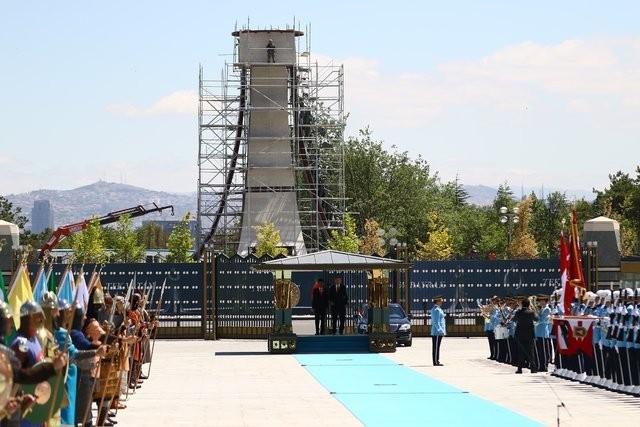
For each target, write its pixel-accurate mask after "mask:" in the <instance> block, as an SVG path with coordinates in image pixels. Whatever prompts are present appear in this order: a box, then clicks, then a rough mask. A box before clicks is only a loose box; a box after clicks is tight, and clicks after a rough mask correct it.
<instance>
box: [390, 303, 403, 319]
mask: <svg viewBox="0 0 640 427" xmlns="http://www.w3.org/2000/svg"><path fill="white" fill-rule="evenodd" d="M404 317H406V316H405V315H404V310H403V309H402V307H400V306H399V305H390V306H389V319H402V318H404Z"/></svg>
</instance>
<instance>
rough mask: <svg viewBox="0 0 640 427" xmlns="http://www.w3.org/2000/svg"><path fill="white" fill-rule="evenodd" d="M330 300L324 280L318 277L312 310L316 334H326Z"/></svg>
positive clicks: (312, 298)
mask: <svg viewBox="0 0 640 427" xmlns="http://www.w3.org/2000/svg"><path fill="white" fill-rule="evenodd" d="M328 305H329V300H328V298H327V292H326V291H325V289H324V280H322V279H318V281H317V282H316V284H315V286H314V287H313V291H312V292H311V310H313V316H314V317H315V323H316V335H324V333H325V329H326V323H327V306H328Z"/></svg>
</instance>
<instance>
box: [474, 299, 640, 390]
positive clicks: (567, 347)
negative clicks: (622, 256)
mask: <svg viewBox="0 0 640 427" xmlns="http://www.w3.org/2000/svg"><path fill="white" fill-rule="evenodd" d="M577 291H578V292H576V295H575V298H573V302H572V303H571V305H570V306H567V307H568V310H566V311H567V312H565V308H564V303H563V301H564V299H563V294H562V290H556V291H554V292H553V294H552V295H550V296H547V295H538V296H536V297H535V298H531V297H529V298H520V299H516V298H499V297H497V296H494V297H493V298H492V299H491V302H490V304H487V305H484V306H481V312H482V314H483V315H484V317H485V334H486V336H487V338H488V342H489V357H488V358H489V359H492V360H496V361H499V362H502V363H511V364H514V365H516V364H517V361H518V354H519V352H521V351H522V350H523V345H522V344H521V342H519V341H518V340H517V339H516V335H517V334H516V329H517V326H518V321H517V320H518V319H517V316H516V314H517V313H518V311H521V310H522V309H523V308H522V302H523V300H526V301H529V302H530V304H528V305H531V306H532V308H533V309H532V310H531V311H532V312H533V313H534V314H535V322H534V325H533V326H534V337H533V342H534V346H533V347H532V350H533V351H532V353H533V354H532V355H531V357H530V361H528V362H527V363H526V364H527V365H528V367H529V368H530V369H531V370H532V372H536V371H543V372H544V371H547V370H550V371H552V375H555V376H558V377H562V378H566V379H569V380H572V381H578V382H581V383H583V384H590V385H593V386H595V387H600V388H605V389H609V390H613V391H617V392H620V393H625V394H628V395H633V396H640V289H631V288H625V289H621V290H615V291H611V290H598V291H597V292H590V291H585V290H584V288H579V289H578V290H577ZM526 353H527V351H526V349H525V356H526Z"/></svg>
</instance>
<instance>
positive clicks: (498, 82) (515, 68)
mask: <svg viewBox="0 0 640 427" xmlns="http://www.w3.org/2000/svg"><path fill="white" fill-rule="evenodd" d="M336 62H340V61H338V60H336ZM341 62H342V63H344V67H345V88H346V91H345V92H346V94H345V110H346V111H347V112H357V116H358V117H361V118H362V119H363V120H367V122H368V123H371V124H375V125H376V127H385V126H396V125H399V124H403V125H405V126H409V127H421V126H424V125H426V124H428V123H430V122H431V120H433V118H434V117H437V116H438V115H440V114H443V113H446V112H447V111H449V110H455V109H456V108H460V107H464V108H468V107H479V108H483V109H490V110H494V111H519V110H527V109H531V108H532V107H533V104H534V102H535V103H538V104H539V103H540V102H542V101H541V100H540V98H542V97H550V98H552V99H551V100H548V101H546V102H550V103H553V107H554V108H555V109H557V108H558V105H562V102H561V103H560V104H557V101H558V97H559V98H560V99H562V98H565V99H564V105H565V106H566V108H567V109H570V110H573V111H574V112H575V111H579V112H581V113H596V112H597V111H599V108H604V107H603V106H604V105H605V100H606V103H607V104H608V106H607V109H609V110H614V109H620V108H636V105H637V103H638V99H639V98H640V78H638V75H637V73H635V72H631V71H632V70H638V69H640V39H639V38H631V37H629V38H615V39H614V38H593V39H574V40H566V41H563V42H561V43H558V44H555V45H542V44H538V43H534V42H524V43H520V44H517V45H512V46H506V47H504V48H502V49H500V50H498V51H496V52H494V53H492V54H490V55H487V56H485V57H483V58H476V59H471V60H466V61H455V62H447V63H441V64H439V65H437V66H436V67H434V69H431V70H426V71H425V72H423V73H420V72H415V71H413V72H411V74H409V73H404V72H402V71H398V72H396V73H394V72H388V71H383V65H384V64H382V63H381V62H380V61H378V60H376V59H370V58H346V59H344V60H343V61H341ZM409 64H410V63H409ZM612 115H613V112H612Z"/></svg>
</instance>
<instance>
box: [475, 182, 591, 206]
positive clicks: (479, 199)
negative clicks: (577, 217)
mask: <svg viewBox="0 0 640 427" xmlns="http://www.w3.org/2000/svg"><path fill="white" fill-rule="evenodd" d="M463 187H464V189H465V191H466V192H467V194H469V198H468V199H467V203H469V204H473V205H478V206H488V205H490V204H492V203H493V199H495V198H496V194H497V193H498V189H497V188H492V187H487V186H486V185H463ZM511 191H512V192H513V196H514V198H515V199H516V200H520V199H521V198H522V196H523V195H524V196H525V197H526V196H528V195H529V194H531V193H535V194H536V196H537V197H538V198H543V197H546V196H548V195H549V194H551V193H555V192H557V191H559V192H561V193H565V195H566V196H567V199H568V200H569V201H572V200H573V199H574V198H576V199H577V200H580V199H585V200H587V201H589V202H592V201H593V200H595V194H593V193H592V192H591V191H586V190H560V189H557V188H544V189H542V188H533V187H524V188H515V187H511Z"/></svg>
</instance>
